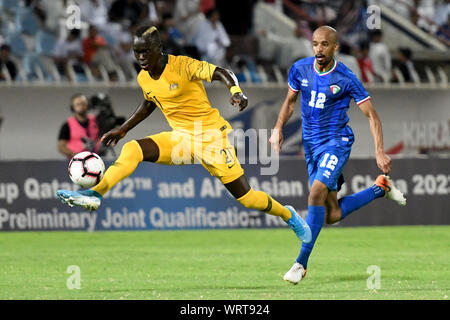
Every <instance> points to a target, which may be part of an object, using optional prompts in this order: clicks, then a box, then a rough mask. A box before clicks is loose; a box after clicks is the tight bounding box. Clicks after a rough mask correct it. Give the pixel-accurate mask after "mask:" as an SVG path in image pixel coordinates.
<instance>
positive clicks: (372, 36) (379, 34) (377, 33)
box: [370, 29, 383, 39]
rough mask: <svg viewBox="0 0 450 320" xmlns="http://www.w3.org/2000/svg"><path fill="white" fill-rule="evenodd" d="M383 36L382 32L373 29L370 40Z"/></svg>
mask: <svg viewBox="0 0 450 320" xmlns="http://www.w3.org/2000/svg"><path fill="white" fill-rule="evenodd" d="M382 36H383V31H381V30H380V29H375V30H373V31H372V32H370V39H373V38H375V37H380V38H381V37H382Z"/></svg>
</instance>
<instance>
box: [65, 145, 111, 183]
mask: <svg viewBox="0 0 450 320" xmlns="http://www.w3.org/2000/svg"><path fill="white" fill-rule="evenodd" d="M104 173H105V164H104V163H103V160H102V158H100V156H99V155H98V154H96V153H93V152H90V151H83V152H80V153H78V154H76V155H75V156H74V157H73V158H72V159H71V160H70V162H69V177H70V179H71V180H72V181H73V183H75V184H77V185H79V186H81V187H83V188H90V187H93V186H95V185H96V184H98V183H99V182H100V180H102V178H103V174H104Z"/></svg>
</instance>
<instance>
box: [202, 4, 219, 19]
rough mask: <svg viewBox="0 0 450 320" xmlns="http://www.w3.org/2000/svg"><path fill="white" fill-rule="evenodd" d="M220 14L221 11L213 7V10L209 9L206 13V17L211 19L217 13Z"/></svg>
mask: <svg viewBox="0 0 450 320" xmlns="http://www.w3.org/2000/svg"><path fill="white" fill-rule="evenodd" d="M216 12H219V10H217V9H216V8H214V7H212V8H211V9H209V10H208V11H206V12H205V17H206V19H209V18H211V16H212V15H213V14H214V13H216Z"/></svg>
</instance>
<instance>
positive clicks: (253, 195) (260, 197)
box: [237, 189, 292, 221]
mask: <svg viewBox="0 0 450 320" xmlns="http://www.w3.org/2000/svg"><path fill="white" fill-rule="evenodd" d="M237 201H239V202H240V203H241V204H242V205H243V206H244V207H246V208H249V209H257V210H260V211H264V212H265V213H268V214H271V215H273V216H279V217H281V219H283V220H284V221H287V220H289V219H290V218H291V217H292V213H291V211H289V209H287V208H285V207H284V206H283V205H281V204H280V203H279V202H277V201H276V200H274V199H272V198H271V197H270V196H269V195H268V194H267V193H265V192H262V191H255V190H253V189H250V191H249V192H247V193H246V194H245V195H244V196H242V197H240V198H239V199H237Z"/></svg>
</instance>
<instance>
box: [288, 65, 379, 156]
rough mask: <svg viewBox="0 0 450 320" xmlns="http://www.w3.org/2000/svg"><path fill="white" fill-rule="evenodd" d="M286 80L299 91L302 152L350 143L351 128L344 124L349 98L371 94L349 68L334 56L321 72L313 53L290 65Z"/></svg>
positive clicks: (359, 101) (365, 96)
mask: <svg viewBox="0 0 450 320" xmlns="http://www.w3.org/2000/svg"><path fill="white" fill-rule="evenodd" d="M288 84H289V88H290V89H291V90H293V91H295V92H298V91H301V110H302V122H303V129H302V135H303V145H304V147H305V153H314V154H315V153H316V152H317V153H319V152H320V151H321V150H322V149H323V148H325V147H335V146H343V145H344V146H348V147H350V146H351V145H352V144H353V142H354V136H353V131H352V129H351V128H350V126H348V125H347V123H348V120H349V119H348V116H347V110H348V108H349V105H350V100H351V99H352V98H353V99H355V102H356V103H357V104H358V105H359V104H361V103H363V102H364V101H367V100H368V99H370V96H369V94H368V93H367V91H366V90H365V89H364V87H363V85H362V83H361V81H359V79H358V78H357V77H356V76H355V74H354V73H353V72H352V71H351V70H350V69H349V68H347V67H346V66H345V65H344V64H343V63H342V62H337V61H336V60H335V63H334V66H333V67H332V68H331V69H330V70H329V71H327V72H322V73H321V72H319V71H318V70H317V69H316V67H315V57H309V58H305V59H301V60H298V61H297V62H295V63H294V64H293V65H292V67H291V69H290V71H289V79H288Z"/></svg>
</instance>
